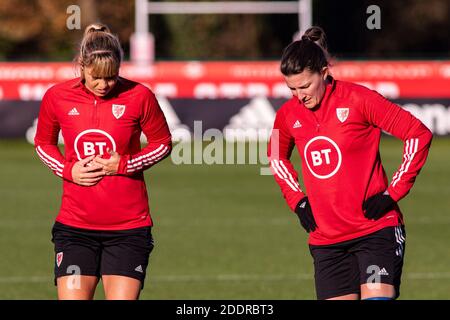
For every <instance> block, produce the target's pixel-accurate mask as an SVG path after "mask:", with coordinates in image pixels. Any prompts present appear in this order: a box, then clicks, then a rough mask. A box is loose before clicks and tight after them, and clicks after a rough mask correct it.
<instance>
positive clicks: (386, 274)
mask: <svg viewBox="0 0 450 320" xmlns="http://www.w3.org/2000/svg"><path fill="white" fill-rule="evenodd" d="M405 240H406V235H405V230H404V227H403V226H398V227H387V228H384V229H381V230H379V231H377V232H375V233H373V234H371V235H368V236H366V237H364V238H363V239H362V240H361V241H360V242H359V243H358V245H357V246H356V247H355V255H356V256H357V258H358V264H359V269H360V275H361V277H360V284H361V286H362V288H363V291H364V292H363V293H364V296H365V297H376V296H382V297H386V296H389V297H391V298H397V297H398V296H399V295H400V282H401V275H402V270H403V259H404V254H405ZM363 298H364V297H363Z"/></svg>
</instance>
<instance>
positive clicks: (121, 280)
mask: <svg viewBox="0 0 450 320" xmlns="http://www.w3.org/2000/svg"><path fill="white" fill-rule="evenodd" d="M102 282H103V288H104V290H105V298H106V300H137V299H139V294H140V292H141V288H142V283H141V281H140V280H138V279H134V278H130V277H127V276H117V275H103V276H102Z"/></svg>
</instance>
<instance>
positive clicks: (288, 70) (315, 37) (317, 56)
mask: <svg viewBox="0 0 450 320" xmlns="http://www.w3.org/2000/svg"><path fill="white" fill-rule="evenodd" d="M328 65H329V55H328V51H327V42H326V36H325V32H324V31H323V29H322V28H320V27H316V26H314V27H311V28H309V29H308V30H306V31H305V33H304V34H303V36H302V38H301V40H297V41H294V42H292V43H291V44H290V45H288V46H287V47H286V48H285V49H284V51H283V55H282V57H281V66H280V69H281V73H282V74H283V75H285V76H290V75H294V74H299V73H301V72H303V70H305V69H306V70H309V71H311V72H321V71H322V69H323V68H324V67H327V66H328Z"/></svg>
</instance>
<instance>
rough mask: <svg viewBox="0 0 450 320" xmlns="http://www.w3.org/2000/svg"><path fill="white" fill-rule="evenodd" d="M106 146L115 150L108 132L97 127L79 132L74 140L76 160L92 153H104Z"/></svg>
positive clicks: (114, 143) (113, 142)
mask: <svg viewBox="0 0 450 320" xmlns="http://www.w3.org/2000/svg"><path fill="white" fill-rule="evenodd" d="M108 148H109V149H111V150H113V151H116V142H115V141H114V139H113V138H112V137H111V135H110V134H109V133H107V132H105V131H103V130H98V129H89V130H85V131H83V132H80V133H79V134H78V136H77V137H76V138H75V142H74V149H75V153H76V154H77V158H78V160H81V159H84V158H86V157H89V156H93V155H103V154H106V150H107V149H108Z"/></svg>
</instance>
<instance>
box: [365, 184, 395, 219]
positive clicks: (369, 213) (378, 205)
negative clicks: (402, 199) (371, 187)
mask: <svg viewBox="0 0 450 320" xmlns="http://www.w3.org/2000/svg"><path fill="white" fill-rule="evenodd" d="M395 204H396V202H395V201H394V200H393V199H392V198H391V196H390V195H389V194H388V193H387V192H386V191H384V192H380V193H377V194H376V195H374V196H371V197H370V198H369V199H367V200H366V201H364V204H363V210H364V211H365V212H364V216H365V217H366V218H367V219H369V220H378V219H380V218H381V217H383V216H384V215H385V214H386V213H387V212H388V211H390V210H391V209H393V208H394V206H395Z"/></svg>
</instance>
